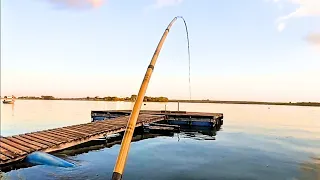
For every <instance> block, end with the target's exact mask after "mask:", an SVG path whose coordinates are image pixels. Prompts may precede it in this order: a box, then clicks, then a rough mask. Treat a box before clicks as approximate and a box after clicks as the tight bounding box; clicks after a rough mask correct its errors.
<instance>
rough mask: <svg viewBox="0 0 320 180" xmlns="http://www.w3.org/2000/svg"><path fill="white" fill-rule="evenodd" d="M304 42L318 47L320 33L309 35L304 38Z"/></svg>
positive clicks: (319, 44)
mask: <svg viewBox="0 0 320 180" xmlns="http://www.w3.org/2000/svg"><path fill="white" fill-rule="evenodd" d="M306 40H307V41H308V42H309V43H311V44H314V45H317V46H320V33H311V34H309V35H308V36H307V37H306Z"/></svg>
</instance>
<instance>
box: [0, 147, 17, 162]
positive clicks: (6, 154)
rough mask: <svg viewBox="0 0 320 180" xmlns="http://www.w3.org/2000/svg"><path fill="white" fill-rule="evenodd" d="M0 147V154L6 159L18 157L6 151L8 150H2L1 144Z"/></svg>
mask: <svg viewBox="0 0 320 180" xmlns="http://www.w3.org/2000/svg"><path fill="white" fill-rule="evenodd" d="M0 147H1V148H0V153H1V154H3V155H5V156H7V157H9V158H10V159H13V158H15V157H18V156H19V155H17V154H14V153H13V152H10V151H8V150H7V149H5V148H2V143H1V145H0Z"/></svg>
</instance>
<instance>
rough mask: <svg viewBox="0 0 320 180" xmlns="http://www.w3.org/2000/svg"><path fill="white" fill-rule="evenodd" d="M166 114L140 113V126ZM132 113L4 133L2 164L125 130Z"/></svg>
mask: <svg viewBox="0 0 320 180" xmlns="http://www.w3.org/2000/svg"><path fill="white" fill-rule="evenodd" d="M164 118H165V116H164V115H151V114H140V115H139V117H138V120H137V125H136V126H137V127H138V126H141V125H143V124H144V123H152V122H157V121H161V120H164ZM128 119H129V116H122V117H117V118H114V119H112V120H105V121H97V122H91V123H85V124H79V125H73V126H67V127H62V128H55V129H49V130H44V131H37V132H32V133H26V134H20V135H15V136H10V137H0V167H1V166H3V165H6V164H8V163H11V162H15V161H19V160H22V159H23V158H25V157H26V156H27V155H28V154H30V153H32V152H34V151H43V152H54V151H58V150H62V149H65V148H68V147H72V146H75V145H78V144H81V143H84V142H88V141H91V140H94V139H97V138H101V137H103V136H106V135H111V134H114V133H118V132H122V131H125V129H126V125H127V122H128Z"/></svg>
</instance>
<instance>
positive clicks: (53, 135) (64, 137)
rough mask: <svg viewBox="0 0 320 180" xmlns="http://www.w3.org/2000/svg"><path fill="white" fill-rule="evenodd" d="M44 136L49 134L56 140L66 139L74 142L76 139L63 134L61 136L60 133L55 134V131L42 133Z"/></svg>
mask: <svg viewBox="0 0 320 180" xmlns="http://www.w3.org/2000/svg"><path fill="white" fill-rule="evenodd" d="M41 133H43V134H47V135H50V136H52V137H55V138H60V139H64V140H66V141H70V140H73V139H74V138H72V137H70V136H67V135H63V134H61V133H60V134H59V133H55V132H53V131H43V132H41Z"/></svg>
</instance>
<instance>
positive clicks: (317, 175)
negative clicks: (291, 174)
mask: <svg viewBox="0 0 320 180" xmlns="http://www.w3.org/2000/svg"><path fill="white" fill-rule="evenodd" d="M299 179H317V180H318V179H320V157H311V158H310V160H309V161H308V162H304V163H301V164H300V177H299Z"/></svg>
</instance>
